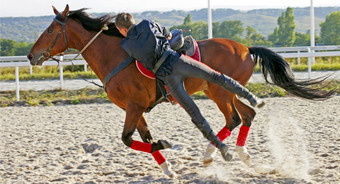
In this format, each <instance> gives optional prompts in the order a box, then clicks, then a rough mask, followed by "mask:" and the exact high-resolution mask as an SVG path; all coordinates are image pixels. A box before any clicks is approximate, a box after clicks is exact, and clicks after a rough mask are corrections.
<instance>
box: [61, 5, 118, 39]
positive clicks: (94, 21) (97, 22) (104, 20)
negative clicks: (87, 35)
mask: <svg viewBox="0 0 340 184" xmlns="http://www.w3.org/2000/svg"><path fill="white" fill-rule="evenodd" d="M86 9H87V8H82V9H79V10H74V11H70V13H69V15H68V17H69V18H72V19H76V20H78V21H80V22H81V24H82V25H83V27H84V28H85V29H86V30H88V31H95V32H98V31H100V30H101V28H102V27H103V25H104V24H107V26H108V27H109V29H108V30H104V31H103V33H104V34H106V35H110V36H117V37H121V38H124V36H123V35H122V34H120V32H119V31H118V29H117V28H116V26H115V23H114V22H113V21H112V20H113V19H114V18H115V16H112V15H109V14H106V15H103V16H101V17H98V18H92V17H91V16H90V15H88V14H87V13H86V12H85V10H86Z"/></svg>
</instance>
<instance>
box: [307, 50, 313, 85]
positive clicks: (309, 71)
mask: <svg viewBox="0 0 340 184" xmlns="http://www.w3.org/2000/svg"><path fill="white" fill-rule="evenodd" d="M307 50H308V53H311V52H312V50H311V48H310V47H307ZM311 73H312V57H311V56H310V57H308V79H310V78H311Z"/></svg>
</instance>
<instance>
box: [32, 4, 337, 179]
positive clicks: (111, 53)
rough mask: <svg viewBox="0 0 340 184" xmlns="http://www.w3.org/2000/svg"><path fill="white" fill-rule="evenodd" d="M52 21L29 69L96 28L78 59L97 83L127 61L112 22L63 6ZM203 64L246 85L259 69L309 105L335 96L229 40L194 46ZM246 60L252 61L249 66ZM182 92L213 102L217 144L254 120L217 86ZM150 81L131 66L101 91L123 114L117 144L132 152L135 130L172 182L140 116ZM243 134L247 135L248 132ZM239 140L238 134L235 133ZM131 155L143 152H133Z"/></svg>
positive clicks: (149, 100) (273, 58) (151, 94)
mask: <svg viewBox="0 0 340 184" xmlns="http://www.w3.org/2000/svg"><path fill="white" fill-rule="evenodd" d="M53 10H54V12H55V14H56V18H55V19H54V21H53V22H52V23H51V25H50V26H49V27H48V28H47V29H46V30H45V31H44V32H43V33H42V35H41V36H40V38H39V39H38V41H37V42H36V43H35V44H34V46H33V47H32V49H31V51H30V53H29V54H28V58H29V60H30V62H31V64H32V65H42V63H43V62H44V61H46V60H48V59H49V58H51V57H52V56H54V55H56V54H59V53H61V52H63V51H65V50H66V49H67V48H74V49H77V50H82V49H83V48H84V47H85V46H86V45H87V43H88V42H89V40H91V39H92V38H93V37H94V36H95V34H96V33H97V32H99V31H100V30H101V28H102V27H103V26H104V25H105V24H107V25H108V26H109V29H108V30H105V31H103V34H100V35H99V36H98V37H97V39H96V40H94V42H93V43H92V44H90V45H89V47H88V48H87V49H86V50H85V51H84V52H83V53H82V56H83V58H84V59H85V60H86V61H87V63H88V64H89V65H90V67H91V68H92V69H93V71H94V72H95V74H96V75H97V76H98V78H99V79H100V80H101V81H103V80H104V78H105V77H106V76H107V75H108V74H109V73H110V71H111V70H113V69H114V68H115V67H116V66H117V65H118V64H119V63H120V62H122V61H123V60H125V59H126V58H127V57H128V55H127V53H126V52H124V50H123V49H122V48H121V47H120V42H121V40H122V39H123V36H122V35H121V34H120V33H119V32H118V30H117V29H116V27H115V25H114V23H112V22H111V20H112V19H113V17H112V16H109V15H104V16H102V17H99V18H91V17H89V16H88V15H87V14H86V13H85V12H84V9H81V10H77V11H69V7H68V5H67V6H66V8H65V10H64V11H63V12H60V13H59V11H58V10H56V9H55V8H54V7H53ZM198 44H199V48H200V52H201V53H200V54H201V58H202V61H203V62H204V63H205V64H207V65H208V66H210V67H211V68H213V69H216V70H218V71H220V72H222V73H224V74H226V75H228V76H230V77H232V78H233V79H235V80H237V81H239V82H240V83H241V84H242V85H245V84H246V83H247V82H248V80H249V78H250V77H251V75H252V73H253V70H254V66H255V65H256V64H257V63H259V64H260V66H261V68H262V72H263V74H264V77H265V79H266V81H267V82H268V79H267V76H268V74H269V75H270V78H271V81H272V82H273V83H274V84H275V85H277V86H280V87H282V88H284V89H285V90H286V91H288V92H289V93H291V94H293V95H295V96H298V97H302V98H305V99H311V100H323V99H327V98H330V97H331V96H332V95H333V94H334V93H335V91H330V92H326V91H322V90H319V89H313V88H311V87H310V85H312V84H318V83H321V82H322V81H323V80H324V79H320V80H307V81H300V82H297V81H295V80H294V76H293V74H292V71H291V69H290V67H289V65H288V63H287V62H286V61H285V60H284V59H282V58H281V57H280V56H279V55H277V54H276V53H274V52H272V51H270V50H268V49H266V48H262V47H252V48H248V47H246V46H244V45H242V44H240V43H238V42H235V41H232V40H228V39H208V40H202V41H199V42H198ZM251 55H253V57H254V58H255V59H254V61H253V59H252V58H251ZM185 87H186V89H187V92H188V93H189V94H193V93H195V92H197V91H204V93H205V94H206V95H207V96H208V97H209V98H210V99H211V100H213V101H214V102H215V103H216V104H217V106H218V108H219V109H220V110H221V112H222V113H223V115H224V116H225V120H226V125H225V127H224V128H227V130H228V131H225V129H224V130H223V129H222V131H221V132H219V134H220V135H222V134H223V136H220V139H222V140H221V141H223V139H225V138H226V137H228V135H230V131H232V130H233V129H234V128H235V127H237V126H238V125H240V124H241V122H243V125H242V127H241V129H242V128H247V129H248V130H249V127H250V126H251V123H252V120H253V119H254V117H255V114H256V113H255V111H254V110H253V109H252V108H251V107H249V106H248V105H246V104H244V103H243V102H241V101H240V100H239V99H238V97H237V96H236V95H235V94H232V93H230V92H228V91H227V90H225V89H223V88H221V87H220V86H218V85H215V84H212V83H209V82H207V81H204V80H201V79H197V78H188V79H186V80H185ZM155 89H156V85H155V81H154V80H151V79H149V78H146V77H144V76H143V75H142V74H140V72H139V71H138V70H137V68H136V66H135V65H134V64H129V65H128V66H127V67H126V68H125V69H123V70H122V71H120V72H119V73H118V74H117V75H115V76H114V77H113V78H111V79H110V81H109V82H108V83H107V85H106V92H107V95H108V97H109V98H110V100H111V101H112V102H113V103H115V104H116V105H117V106H119V107H120V108H122V109H124V110H125V111H126V119H125V124H124V130H123V133H122V140H123V142H124V144H125V145H127V146H129V147H131V144H132V142H133V140H132V138H131V136H132V134H133V133H134V131H135V130H136V128H137V130H138V132H139V134H140V136H141V138H142V140H143V142H144V145H145V146H146V147H151V145H152V144H153V145H154V146H153V148H156V149H153V150H152V155H153V156H154V158H155V159H156V161H157V162H158V164H160V166H161V167H162V169H163V170H164V172H165V174H167V175H169V176H174V174H175V173H173V172H172V171H171V170H170V168H169V165H168V163H167V161H166V160H165V158H164V157H163V156H162V155H161V153H160V151H159V150H160V149H164V148H168V147H169V146H170V145H168V144H167V142H166V141H158V142H154V141H153V139H152V136H151V134H150V131H149V129H148V126H147V122H146V120H145V118H144V115H143V113H144V112H145V111H146V109H147V108H148V107H149V106H151V105H153V103H154V102H155V100H156V94H155V91H156V90H155ZM248 130H247V131H248ZM240 134H241V131H240ZM239 137H241V138H240V139H243V140H238V141H243V142H245V139H246V135H245V136H244V135H239ZM209 145H210V146H208V149H207V153H206V155H205V165H208V164H210V163H211V161H212V156H211V153H212V152H213V151H214V150H215V148H214V147H213V146H211V144H209ZM134 149H136V150H143V149H138V148H134ZM237 152H238V153H239V156H240V158H241V160H242V161H244V162H245V163H249V160H250V156H249V154H248V152H247V151H246V149H245V147H244V145H243V146H238V147H237Z"/></svg>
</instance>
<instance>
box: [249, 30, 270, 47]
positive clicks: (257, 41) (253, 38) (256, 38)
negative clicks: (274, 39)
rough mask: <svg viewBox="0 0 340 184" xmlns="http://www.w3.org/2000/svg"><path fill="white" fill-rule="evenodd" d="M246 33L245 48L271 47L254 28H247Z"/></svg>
mask: <svg viewBox="0 0 340 184" xmlns="http://www.w3.org/2000/svg"><path fill="white" fill-rule="evenodd" d="M246 31H247V33H246V40H245V44H246V45H247V46H271V42H269V41H267V40H266V38H265V37H264V36H262V35H261V34H260V33H258V32H257V31H256V29H255V28H253V27H251V26H247V28H246Z"/></svg>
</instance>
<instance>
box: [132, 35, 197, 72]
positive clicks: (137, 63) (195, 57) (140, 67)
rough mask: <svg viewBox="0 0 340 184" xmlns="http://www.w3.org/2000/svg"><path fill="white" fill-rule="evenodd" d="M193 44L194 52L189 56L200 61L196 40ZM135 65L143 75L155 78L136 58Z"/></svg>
mask: <svg viewBox="0 0 340 184" xmlns="http://www.w3.org/2000/svg"><path fill="white" fill-rule="evenodd" d="M194 44H195V49H196V51H195V54H194V55H192V56H189V57H191V58H193V59H194V60H196V61H201V55H200V49H199V47H198V44H197V42H196V40H194ZM136 67H137V69H138V71H139V72H140V73H141V74H142V75H144V76H145V77H147V78H149V79H155V74H154V73H152V72H151V71H149V70H148V69H146V68H145V67H144V66H143V64H142V63H140V62H139V61H137V60H136Z"/></svg>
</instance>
